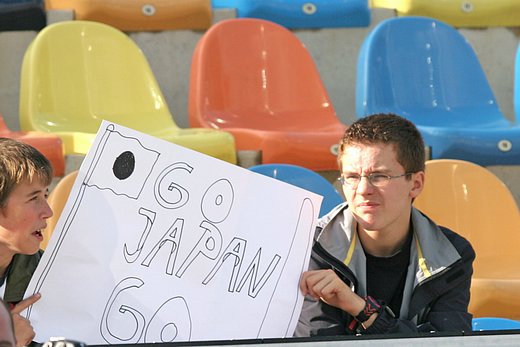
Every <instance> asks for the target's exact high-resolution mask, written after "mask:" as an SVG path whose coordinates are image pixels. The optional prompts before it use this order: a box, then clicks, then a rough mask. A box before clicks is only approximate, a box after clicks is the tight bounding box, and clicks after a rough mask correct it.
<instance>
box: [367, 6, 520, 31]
mask: <svg viewBox="0 0 520 347" xmlns="http://www.w3.org/2000/svg"><path fill="white" fill-rule="evenodd" d="M371 7H373V8H389V9H395V10H396V12H397V15H398V16H424V17H432V18H436V19H438V20H441V21H443V22H446V23H448V24H450V25H452V26H455V27H491V26H503V27H508V26H519V25H520V1H518V0H492V1H491V0H464V1H461V0H442V1H432V0H371Z"/></svg>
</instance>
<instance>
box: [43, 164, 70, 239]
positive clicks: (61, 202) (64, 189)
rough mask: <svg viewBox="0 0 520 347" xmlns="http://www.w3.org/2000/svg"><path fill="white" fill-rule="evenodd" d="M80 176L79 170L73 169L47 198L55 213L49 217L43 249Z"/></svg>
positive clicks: (44, 234)
mask: <svg viewBox="0 0 520 347" xmlns="http://www.w3.org/2000/svg"><path fill="white" fill-rule="evenodd" d="M77 176H78V171H77V170H76V171H72V172H71V173H69V174H67V175H66V176H65V177H63V178H62V179H61V180H60V181H59V182H58V184H57V185H56V187H54V189H53V190H52V191H51V193H50V194H49V197H48V198H47V202H48V203H49V206H50V207H51V209H52V212H53V215H52V217H51V218H48V219H47V227H46V228H45V230H44V231H43V242H42V243H41V245H40V248H41V249H45V248H46V247H47V244H48V243H49V240H50V238H51V235H52V233H53V231H54V228H55V227H56V224H57V223H58V220H59V219H60V216H61V212H63V208H64V207H65V203H66V202H67V199H68V198H69V195H70V191H71V190H72V186H73V185H74V182H75V181H76V177H77Z"/></svg>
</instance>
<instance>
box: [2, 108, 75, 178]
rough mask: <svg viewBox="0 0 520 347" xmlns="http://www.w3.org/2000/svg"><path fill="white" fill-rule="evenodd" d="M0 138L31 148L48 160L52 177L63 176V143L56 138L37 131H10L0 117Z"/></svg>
mask: <svg viewBox="0 0 520 347" xmlns="http://www.w3.org/2000/svg"><path fill="white" fill-rule="evenodd" d="M0 137H8V138H11V139H15V140H18V141H21V142H25V143H27V144H29V145H31V146H33V147H34V148H36V149H37V150H39V151H40V152H41V153H42V154H43V155H44V156H45V157H46V158H47V159H49V161H50V162H51V165H52V168H53V170H54V176H63V175H64V174H65V155H64V149H63V142H62V141H61V139H60V138H59V137H58V136H55V135H52V134H47V133H43V132H37V131H12V130H10V129H9V128H8V127H7V124H5V122H4V118H3V117H2V115H0Z"/></svg>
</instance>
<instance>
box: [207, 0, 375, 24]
mask: <svg viewBox="0 0 520 347" xmlns="http://www.w3.org/2000/svg"><path fill="white" fill-rule="evenodd" d="M214 6H216V7H220V8H222V7H228V8H230V7H231V8H236V12H237V16H238V17H241V18H260V19H265V20H269V21H272V22H275V23H278V24H280V25H283V26H285V27H287V28H291V29H296V28H332V27H366V26H368V25H369V24H370V19H371V18H370V8H369V6H368V0H349V1H345V0H313V1H308V0H284V1H280V0H234V1H229V0H228V1H216V2H214Z"/></svg>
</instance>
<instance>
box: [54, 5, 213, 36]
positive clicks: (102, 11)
mask: <svg viewBox="0 0 520 347" xmlns="http://www.w3.org/2000/svg"><path fill="white" fill-rule="evenodd" d="M45 7H46V9H47V11H52V10H73V11H74V18H75V19H77V20H90V21H96V22H101V23H105V24H108V25H110V26H113V27H115V28H118V29H120V30H125V31H152V30H153V31H156V30H175V29H207V28H209V26H210V25H211V23H212V12H211V0H189V1H186V0H168V1H165V0H45Z"/></svg>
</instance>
